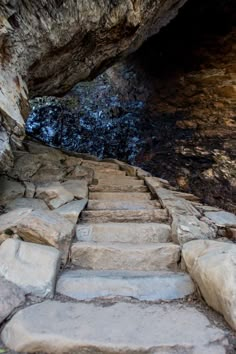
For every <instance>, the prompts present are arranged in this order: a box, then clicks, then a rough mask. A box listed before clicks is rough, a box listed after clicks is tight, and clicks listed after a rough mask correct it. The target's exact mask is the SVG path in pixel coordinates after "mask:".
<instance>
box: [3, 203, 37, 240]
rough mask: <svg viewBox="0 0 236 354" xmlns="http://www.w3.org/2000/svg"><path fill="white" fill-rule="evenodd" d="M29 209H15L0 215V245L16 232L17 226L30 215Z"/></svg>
mask: <svg viewBox="0 0 236 354" xmlns="http://www.w3.org/2000/svg"><path fill="white" fill-rule="evenodd" d="M31 211H32V209H31V208H23V209H20V208H19V209H16V210H13V211H10V212H9V213H6V214H2V215H0V243H1V242H3V241H5V240H6V239H7V238H11V237H13V236H14V234H15V233H16V232H17V224H18V223H19V222H20V220H22V219H24V217H27V216H28V215H29V214H30V213H31Z"/></svg>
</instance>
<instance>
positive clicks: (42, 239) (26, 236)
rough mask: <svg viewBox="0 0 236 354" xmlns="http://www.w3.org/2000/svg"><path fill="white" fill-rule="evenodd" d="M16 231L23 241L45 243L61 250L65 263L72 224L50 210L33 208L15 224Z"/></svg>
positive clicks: (71, 234) (72, 231) (72, 234)
mask: <svg viewBox="0 0 236 354" xmlns="http://www.w3.org/2000/svg"><path fill="white" fill-rule="evenodd" d="M17 233H18V235H19V236H20V237H21V238H22V239H23V240H25V241H30V242H35V243H40V244H46V245H50V246H53V247H55V248H57V249H59V250H60V251H61V252H62V260H63V262H64V263H66V260H67V257H68V252H69V248H70V244H71V240H72V238H73V236H74V224H72V223H71V222H70V221H69V220H67V219H65V218H64V217H62V216H61V215H58V214H56V213H55V212H52V211H46V210H35V211H33V212H31V213H30V214H28V215H27V217H25V218H23V219H21V220H20V221H19V222H18V224H17Z"/></svg>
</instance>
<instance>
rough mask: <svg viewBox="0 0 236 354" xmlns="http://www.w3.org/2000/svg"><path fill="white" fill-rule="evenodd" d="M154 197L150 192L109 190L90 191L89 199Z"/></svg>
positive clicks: (144, 198)
mask: <svg viewBox="0 0 236 354" xmlns="http://www.w3.org/2000/svg"><path fill="white" fill-rule="evenodd" d="M151 198H152V196H151V194H150V193H109V192H104V193H100V192H90V193H89V199H90V200H92V199H96V200H126V201H131V200H132V201H133V200H134V201H135V200H137V201H138V200H139V201H142V200H150V199H151Z"/></svg>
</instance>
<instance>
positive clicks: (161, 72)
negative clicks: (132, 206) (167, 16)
mask: <svg viewBox="0 0 236 354" xmlns="http://www.w3.org/2000/svg"><path fill="white" fill-rule="evenodd" d="M235 23H236V12H235V3H234V1H231V0H228V1H220V0H218V1H213V0H207V1H203V0H201V1H198V0H190V1H188V2H187V4H186V5H185V6H184V7H183V8H182V9H181V10H180V12H179V15H178V16H177V17H176V18H175V19H174V20H173V21H172V22H171V23H170V24H169V25H168V26H167V27H165V28H163V29H162V30H161V31H160V33H159V34H158V35H156V36H154V37H152V38H151V39H149V40H148V41H147V42H145V43H144V45H143V46H142V47H141V48H140V49H139V50H138V51H137V52H136V53H134V54H132V55H131V56H130V57H128V58H126V59H124V60H122V61H120V62H119V63H117V64H116V65H114V66H113V67H111V68H109V69H108V70H107V71H106V72H105V73H103V74H101V75H100V76H98V77H97V78H96V79H94V80H93V81H91V82H83V83H80V84H78V85H77V86H76V87H74V89H73V90H72V91H71V92H69V93H68V94H67V95H66V96H64V97H60V98H56V97H42V98H35V99H33V100H32V101H31V105H32V111H31V114H30V116H29V118H28V121H27V125H26V131H27V134H28V135H30V136H31V137H33V138H35V139H38V140H40V141H43V142H45V143H46V144H48V145H51V146H55V147H60V148H63V149H66V150H70V151H77V152H86V153H90V154H93V155H96V156H98V157H99V158H117V159H120V160H123V161H126V162H129V163H132V164H134V165H137V166H140V167H142V168H144V169H145V170H147V171H150V172H151V173H152V174H154V175H156V176H158V177H162V178H166V179H168V180H169V181H170V182H171V183H172V184H173V185H175V186H178V187H179V188H180V189H181V190H184V191H187V192H193V193H194V194H196V195H198V196H199V197H201V199H202V200H203V202H206V203H208V204H211V205H217V206H220V207H223V208H226V209H228V210H230V211H235V186H236V163H235V154H236V129H235V128H236V55H235V52H236V47H235V46H236V45H235V43H236V41H235V39H236V28H235V26H234V24H235Z"/></svg>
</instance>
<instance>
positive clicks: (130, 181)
mask: <svg viewBox="0 0 236 354" xmlns="http://www.w3.org/2000/svg"><path fill="white" fill-rule="evenodd" d="M98 184H99V185H104V184H105V185H132V186H143V185H144V181H143V180H141V179H137V178H134V177H128V176H127V177H125V178H119V176H116V178H114V177H109V175H108V176H107V178H99V179H98Z"/></svg>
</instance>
